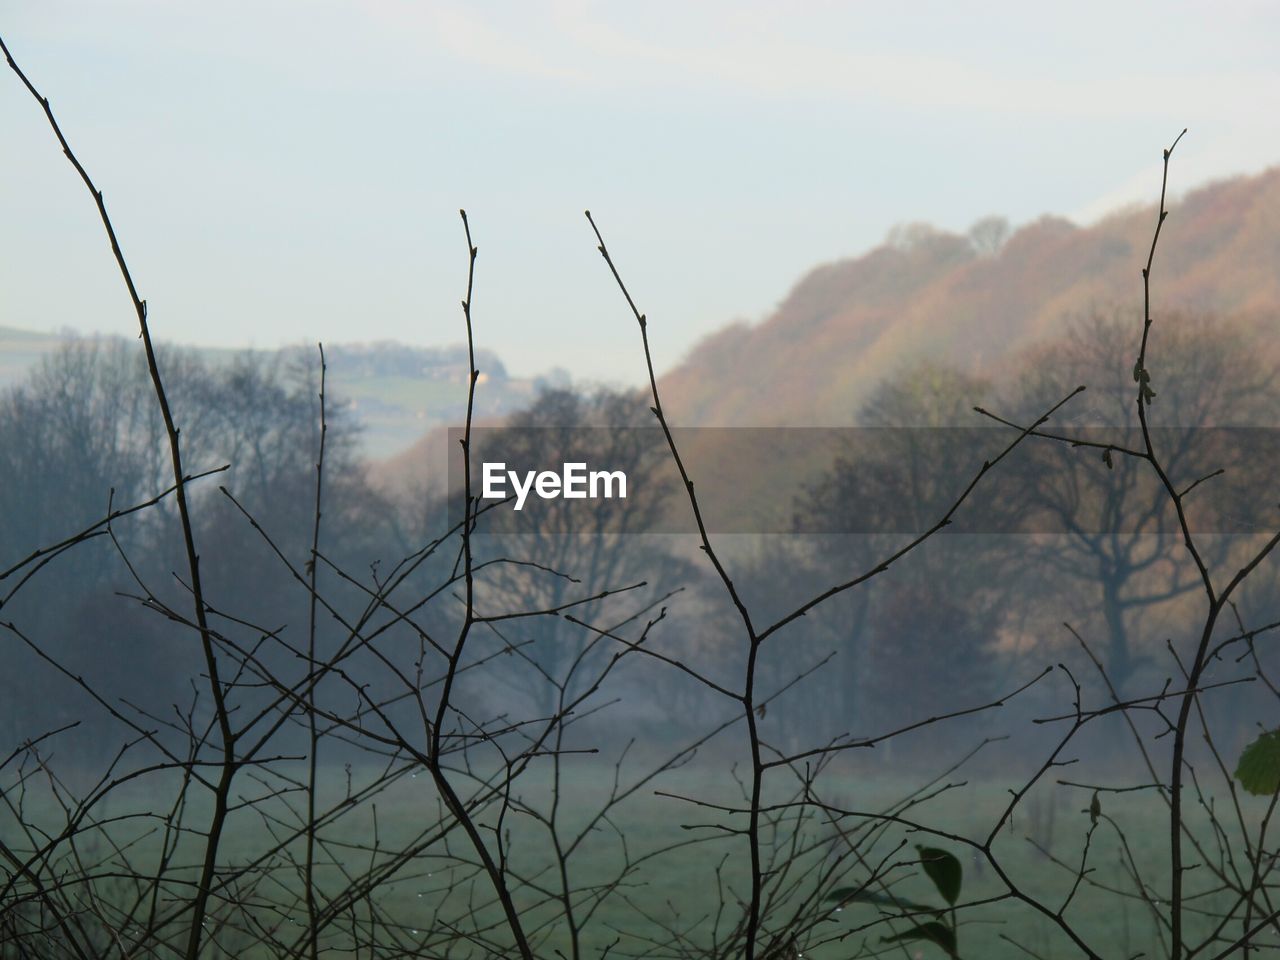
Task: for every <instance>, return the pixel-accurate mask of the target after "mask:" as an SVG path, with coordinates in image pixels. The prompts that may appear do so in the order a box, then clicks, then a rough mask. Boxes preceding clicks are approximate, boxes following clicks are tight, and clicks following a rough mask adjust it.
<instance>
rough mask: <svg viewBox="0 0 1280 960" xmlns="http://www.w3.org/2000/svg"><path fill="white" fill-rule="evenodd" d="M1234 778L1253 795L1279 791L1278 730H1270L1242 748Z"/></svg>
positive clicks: (1279, 747)
mask: <svg viewBox="0 0 1280 960" xmlns="http://www.w3.org/2000/svg"><path fill="white" fill-rule="evenodd" d="M1236 779H1237V780H1239V781H1240V786H1242V787H1244V788H1245V790H1247V791H1249V793H1252V794H1253V795H1254V796H1259V797H1269V796H1271V795H1273V794H1274V793H1276V792H1277V791H1280V730H1271V731H1270V732H1268V733H1264V734H1262V735H1261V736H1259V737H1258V739H1257V740H1255V741H1253V743H1251V744H1249V746H1247V747H1245V748H1244V752H1243V753H1241V754H1240V762H1239V763H1237V764H1236Z"/></svg>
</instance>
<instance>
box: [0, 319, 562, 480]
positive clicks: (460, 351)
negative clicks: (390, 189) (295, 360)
mask: <svg viewBox="0 0 1280 960" xmlns="http://www.w3.org/2000/svg"><path fill="white" fill-rule="evenodd" d="M74 336H76V334H75V333H74V331H63V332H61V333H38V332H34V331H29V330H16V329H13V328H11V327H0V389H3V388H5V387H10V386H14V385H16V384H18V383H21V381H22V380H23V379H24V378H25V377H26V376H27V374H28V372H29V371H30V370H31V369H32V368H33V367H35V366H36V365H37V364H38V363H39V362H40V360H41V358H43V357H44V356H45V355H47V354H49V353H51V352H52V351H54V350H56V349H57V348H58V346H59V345H60V344H61V343H63V342H64V341H65V340H67V339H68V338H71V337H74ZM191 349H194V350H195V351H196V352H197V353H199V354H200V355H201V356H202V357H204V359H206V360H207V361H209V362H210V363H214V364H217V363H220V362H227V361H230V360H231V359H232V358H233V357H235V356H237V355H238V354H240V353H242V352H243V351H238V350H229V349H221V348H208V347H197V348H191ZM260 352H261V351H260ZM267 352H272V353H285V354H289V355H297V356H298V357H299V358H300V360H301V361H302V362H311V363H314V362H316V360H317V355H316V352H315V347H314V346H307V347H302V346H296V347H284V348H282V349H281V350H279V351H267ZM325 357H326V359H327V362H328V367H329V386H330V393H331V395H332V396H333V397H334V398H335V399H339V400H342V401H345V402H347V403H348V404H349V405H350V407H349V409H350V411H351V413H352V414H353V415H354V416H355V419H356V420H357V421H358V422H359V423H360V425H361V427H362V428H363V432H362V443H363V446H364V449H365V452H366V454H367V455H368V456H370V457H372V458H375V459H380V458H384V457H391V456H394V455H396V454H397V453H399V452H400V451H402V450H404V449H405V448H407V447H409V446H411V445H412V444H413V443H414V441H416V440H418V439H419V438H420V437H421V436H422V435H423V433H424V432H427V431H429V430H430V429H431V428H432V427H434V426H436V425H438V424H450V423H455V422H457V421H459V420H460V419H461V418H462V415H463V413H464V412H465V410H466V399H467V390H466V380H467V355H466V347H465V346H463V345H453V346H447V347H414V346H408V345H406V344H403V343H395V342H379V343H348V344H342V343H340V344H326V345H325ZM476 365H477V366H478V367H479V369H480V371H481V379H482V382H483V384H484V389H483V390H481V391H479V393H478V395H477V398H476V404H477V413H478V414H479V415H481V416H485V417H493V418H500V417H502V416H505V415H506V414H508V413H510V412H512V411H514V410H517V409H519V408H521V407H523V406H526V405H527V404H528V403H529V402H530V401H531V400H532V398H533V397H534V395H535V394H536V392H537V389H538V387H539V386H540V385H542V384H543V383H544V382H545V383H548V384H550V385H554V386H564V385H566V384H567V382H568V377H567V375H566V374H564V373H563V372H557V373H553V374H551V375H549V376H548V377H545V378H542V377H539V378H534V379H522V378H513V377H509V376H508V375H507V371H506V368H505V367H504V366H503V364H502V361H501V360H499V359H498V357H497V356H496V355H495V354H493V353H492V352H490V351H487V350H479V351H477V353H476Z"/></svg>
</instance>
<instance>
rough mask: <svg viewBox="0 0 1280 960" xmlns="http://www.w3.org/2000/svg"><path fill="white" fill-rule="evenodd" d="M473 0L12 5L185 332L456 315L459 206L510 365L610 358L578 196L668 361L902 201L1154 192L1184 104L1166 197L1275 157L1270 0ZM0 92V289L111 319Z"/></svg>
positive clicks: (60, 202) (70, 191)
mask: <svg viewBox="0 0 1280 960" xmlns="http://www.w3.org/2000/svg"><path fill="white" fill-rule="evenodd" d="M303 11H305V16H304V15H303ZM490 12H492V13H494V14H496V15H494V16H483V15H481V14H479V13H476V12H474V11H471V10H469V9H468V8H466V7H463V6H460V5H454V4H446V3H440V4H432V5H429V6H427V7H417V6H412V5H406V4H402V3H395V2H390V0H385V2H384V0H379V2H376V3H365V4H355V3H340V2H331V3H325V4H320V5H308V6H307V7H305V8H304V7H302V6H301V5H298V4H296V3H285V2H276V3H271V4H267V5H262V4H254V5H248V4H243V3H241V4H236V5H231V6H226V5H223V6H220V7H219V8H217V9H216V10H205V9H186V8H184V9H172V8H169V7H167V6H166V5H164V4H159V3H156V2H154V0H122V2H120V3H117V4H113V5H112V6H111V7H110V8H109V9H104V8H103V7H101V6H99V5H86V4H83V3H74V2H52V3H47V4H41V5H39V6H29V7H27V6H24V7H20V8H17V9H16V10H14V11H13V12H12V13H11V15H10V16H9V18H8V20H7V22H6V25H5V30H6V39H7V41H8V42H9V43H10V45H11V47H12V48H13V50H14V53H15V56H17V57H19V59H20V60H21V61H22V62H23V63H24V64H25V66H26V68H27V69H28V71H29V72H30V74H31V75H32V77H33V79H34V80H35V81H36V82H37V83H39V84H40V85H41V87H42V89H44V90H45V91H46V92H47V94H48V95H49V97H50V99H51V102H52V105H53V107H54V109H55V110H56V111H58V114H59V117H60V118H61V120H62V121H63V123H64V125H65V127H66V129H67V131H68V136H69V137H70V139H71V142H72V145H73V147H74V148H75V149H76V150H77V151H78V152H79V153H80V154H81V155H82V156H83V157H84V159H85V162H86V163H88V164H89V165H90V166H91V167H92V169H93V170H94V171H95V177H96V178H97V180H98V182H99V185H100V186H101V187H102V189H103V191H104V194H105V197H106V201H107V204H108V207H109V209H110V211H111V213H112V216H113V217H114V218H115V220H116V222H117V226H118V228H119V231H120V238H121V243H122V245H123V247H124V249H125V252H126V254H127V255H128V256H129V257H130V258H131V260H132V261H134V262H135V270H136V272H137V275H138V281H139V284H140V287H141V291H142V294H143V296H146V297H147V298H148V299H149V301H150V304H151V307H152V310H153V313H152V316H153V320H154V323H155V328H156V334H157V337H158V338H159V339H163V340H167V341H170V342H175V343H189V344H192V345H197V346H202V347H219V348H228V349H244V348H255V347H256V348H263V349H274V348H277V347H278V346H281V345H286V344H293V343H306V342H314V341H316V340H323V341H325V342H334V343H337V342H353V341H350V340H349V339H348V336H347V335H346V334H345V331H347V330H349V329H351V328H352V327H353V326H355V325H358V326H359V328H360V330H361V340H360V341H358V342H369V341H378V340H394V341H399V342H405V343H411V344H414V345H423V346H436V345H443V344H448V343H455V342H457V341H458V340H459V339H460V335H461V317H460V315H459V312H458V309H457V301H458V298H459V297H460V295H461V292H462V286H463V283H464V280H465V247H464V241H463V238H462V230H461V225H460V224H459V223H458V222H457V209H458V207H459V206H463V207H465V208H466V209H467V210H468V212H469V214H470V215H471V219H472V228H473V233H474V239H475V242H476V244H477V246H478V247H479V248H480V251H481V254H480V258H479V262H478V273H477V297H476V322H477V336H478V342H479V343H480V344H481V345H483V346H485V347H488V348H490V349H492V350H494V352H495V353H497V355H498V356H499V357H501V358H502V359H503V362H504V363H505V364H506V365H507V366H508V369H509V370H510V371H511V372H512V374H513V375H514V376H521V377H528V376H534V375H537V374H540V373H544V372H546V371H548V370H550V369H552V368H553V367H556V366H562V367H564V368H566V369H568V370H569V371H570V373H571V374H572V375H573V377H574V379H575V380H579V381H598V382H607V383H619V384H625V385H635V384H637V383H639V382H640V381H641V380H642V378H643V369H642V365H641V363H640V362H639V359H638V357H637V354H636V344H635V340H634V331H633V329H632V327H631V324H630V323H628V321H627V317H626V316H625V315H624V314H622V313H621V312H620V311H619V310H618V304H617V302H616V299H615V297H614V295H613V291H611V290H610V288H609V278H608V276H607V272H606V271H604V270H603V269H602V268H601V264H600V263H599V257H598V255H597V254H596V252H595V250H594V246H595V244H594V239H593V237H592V236H591V234H590V230H589V229H588V227H587V225H586V224H585V222H583V220H582V210H583V209H584V208H590V209H591V210H592V211H593V212H594V213H595V215H596V216H597V219H598V221H599V223H600V226H601V228H602V230H603V231H604V234H605V237H606V239H607V241H608V242H609V244H610V246H611V248H612V249H613V250H614V252H615V254H616V256H617V257H618V258H619V261H620V265H622V266H623V267H624V268H625V269H626V272H627V274H628V276H630V277H631V278H632V283H633V285H634V286H635V288H636V290H637V293H638V294H639V295H641V296H642V299H643V300H644V302H645V303H646V305H647V308H648V310H649V313H650V316H651V317H652V319H653V330H654V333H655V337H654V344H653V348H654V351H655V358H654V359H655V363H656V365H657V367H658V368H659V369H660V370H664V371H665V370H670V369H672V368H673V367H674V366H675V365H676V364H677V363H678V362H679V360H680V359H681V358H683V357H684V356H686V355H687V354H688V352H689V350H690V349H691V348H692V347H693V345H694V344H695V343H697V342H698V341H699V340H701V339H702V338H703V337H705V336H707V335H709V334H711V333H714V332H716V331H718V330H720V329H722V328H724V327H725V326H727V325H729V324H731V323H734V322H738V321H744V320H745V321H747V322H749V323H757V322H759V321H760V320H761V319H763V318H764V317H766V316H768V315H769V313H770V312H771V311H772V310H773V309H774V308H775V307H776V305H777V304H779V303H780V302H781V301H782V300H783V298H784V297H785V296H786V294H787V293H788V291H789V290H790V289H792V287H793V286H794V284H795V283H796V282H797V281H798V280H800V279H801V278H802V277H803V276H804V275H805V274H806V273H807V272H808V271H809V270H810V269H812V268H814V267H815V266H818V265H820V264H824V263H830V262H833V261H839V260H844V259H848V258H850V257H855V256H858V255H861V254H863V253H865V252H866V251H868V250H870V249H873V248H874V247H875V246H876V245H878V244H879V243H880V242H881V241H882V239H883V238H884V237H885V236H886V234H887V233H888V231H889V230H890V229H892V228H893V227H894V226H895V225H898V224H906V223H912V222H918V221H924V222H929V223H932V224H935V225H936V226H937V227H938V228H939V229H942V230H944V231H948V232H957V233H962V232H963V231H964V230H965V229H966V228H967V227H968V226H969V225H970V224H972V223H974V222H976V221H977V220H979V219H982V218H983V217H986V216H989V215H999V216H1004V217H1006V218H1007V219H1008V220H1009V221H1010V223H1011V224H1013V225H1015V226H1018V225H1023V224H1026V223H1028V222H1030V221H1033V220H1035V219H1036V218H1038V217H1039V216H1042V215H1044V214H1046V213H1048V214H1050V215H1055V216H1062V217H1064V218H1066V219H1069V220H1071V221H1072V222H1074V223H1077V224H1079V225H1087V224H1089V223H1091V222H1093V221H1094V220H1096V219H1097V218H1099V217H1101V216H1104V215H1106V214H1107V213H1108V212H1111V211H1113V210H1116V209H1119V208H1123V207H1125V206H1129V205H1132V204H1137V203H1142V204H1149V203H1151V202H1152V201H1153V200H1154V197H1153V196H1152V185H1153V184H1154V183H1157V182H1158V167H1159V160H1160V150H1161V148H1162V147H1163V146H1164V145H1165V144H1167V143H1168V142H1169V140H1170V139H1171V138H1172V136H1173V134H1175V133H1176V132H1177V131H1178V130H1180V129H1182V128H1183V127H1189V128H1190V130H1191V133H1190V134H1189V135H1188V137H1187V138H1186V139H1185V140H1184V143H1183V145H1182V147H1181V148H1180V160H1179V171H1178V174H1177V177H1176V178H1175V181H1174V183H1173V184H1171V190H1172V192H1173V194H1174V195H1175V196H1178V195H1182V194H1184V193H1185V192H1187V191H1188V190H1190V189H1194V188H1196V187H1199V186H1202V185H1204V184H1206V183H1208V182H1214V181H1218V180H1222V179H1226V178H1229V177H1232V176H1238V175H1242V174H1244V175H1249V174H1256V173H1258V172H1260V171H1262V170H1264V169H1267V168H1270V167H1271V166H1274V165H1275V163H1276V162H1277V161H1280V131H1278V130H1275V129H1272V128H1271V127H1270V126H1268V125H1259V124H1257V123H1256V120H1255V118H1256V117H1257V116H1259V115H1261V114H1262V111H1264V110H1265V109H1266V107H1267V105H1269V104H1270V103H1273V102H1274V101H1275V98H1276V96H1277V94H1280V69H1277V68H1276V66H1275V65H1274V63H1273V58H1272V56H1271V53H1272V51H1270V49H1269V45H1268V43H1267V41H1266V38H1268V37H1270V36H1274V35H1275V33H1276V29H1277V27H1280V13H1278V12H1277V11H1276V10H1275V9H1272V8H1268V7H1265V6H1263V5H1259V4H1255V3H1249V2H1243V0H1242V2H1237V3H1232V4H1224V5H1220V6H1218V7H1217V8H1215V12H1214V16H1213V20H1212V25H1213V28H1214V29H1213V30H1212V31H1206V30H1205V29H1204V26H1205V23H1206V18H1205V16H1204V14H1203V13H1202V12H1201V11H1200V10H1199V9H1198V8H1195V7H1194V6H1191V5H1183V6H1176V7H1171V8H1162V10H1161V12H1160V14H1159V17H1158V18H1156V17H1155V16H1154V15H1152V14H1150V13H1148V12H1147V11H1145V10H1143V9H1141V8H1139V7H1136V6H1127V5H1126V6H1117V5H1114V4H1110V5H1105V6H1104V5H1102V4H1096V5H1095V6H1094V7H1093V8H1091V10H1085V11H1084V13H1083V14H1077V15H1073V16H1072V17H1071V18H1063V19H1060V20H1054V21H1052V22H1050V21H1046V20H1045V19H1044V18H1043V16H1037V14H1036V13H1035V12H1028V11H1026V10H1023V9H1021V8H1020V7H1018V6H1017V5H1014V4H992V5H987V6H986V7H984V8H983V10H982V11H981V12H980V13H977V14H975V13H973V12H972V11H963V12H959V11H955V10H952V9H949V8H948V7H946V5H942V4H925V5H923V6H921V7H917V8H914V9H913V10H912V11H908V12H904V11H895V12H885V11H878V10H869V9H867V8H865V7H859V8H846V7H843V6H840V5H834V4H829V3H818V2H815V3H812V4H810V5H808V6H806V7H804V8H802V9H801V11H800V12H799V13H800V15H796V11H794V10H793V11H787V12H780V11H777V10H776V9H774V8H772V7H770V6H768V5H765V4H752V5H747V6H743V5H738V4H727V3H726V4H720V3H718V4H709V5H706V6H700V7H698V8H696V9H694V10H689V9H686V8H679V7H676V6H674V5H659V6H656V7H653V8H647V9H645V10H634V9H630V8H626V7H621V6H617V5H609V4H590V3H570V2H564V3H556V4H551V5H549V6H546V7H541V6H540V7H525V6H523V5H518V4H498V5H497V6H496V7H495V8H493V9H492V10H491V11H490ZM73 14H74V16H72V15H73ZM1100 25H1103V26H1104V27H1105V29H1100V28H1099V27H1100ZM1138 35H1141V36H1142V37H1143V38H1144V44H1143V46H1142V48H1141V49H1140V51H1139V52H1138V53H1137V54H1135V48H1134V46H1133V44H1132V42H1131V40H1130V38H1131V37H1133V36H1138ZM1011 37H1013V38H1025V40H1026V42H1025V43H1023V42H1018V43H1011V42H1010V38H1011ZM0 112H2V113H3V115H4V116H5V117H6V120H7V121H8V123H9V128H10V131H11V137H10V138H9V139H10V142H11V143H12V144H15V145H16V148H11V149H10V150H7V151H5V154H4V157H3V160H2V161H0V162H3V163H4V165H5V167H6V173H8V174H9V175H8V176H6V177H4V178H0V182H3V184H4V186H3V187H0V217H3V218H4V219H5V220H6V222H7V223H9V224H11V225H13V228H12V229H10V230H8V231H5V234H4V241H3V244H4V245H3V246H0V291H3V292H0V323H2V324H4V325H6V326H12V327H17V328H22V329H36V330H40V329H51V328H52V329H56V328H59V327H62V326H68V327H72V328H75V329H79V330H84V331H86V332H92V331H97V332H103V333H120V334H123V335H131V334H132V333H133V332H135V331H134V330H133V329H132V323H133V319H132V315H131V313H130V312H129V310H128V309H127V308H128V304H127V300H126V299H125V298H124V297H123V296H122V294H121V291H120V290H119V289H118V280H117V279H116V278H115V277H113V276H112V274H111V264H110V258H109V256H104V251H103V238H102V236H101V229H100V227H98V226H97V225H96V224H95V223H93V221H92V219H91V214H92V211H91V210H86V209H84V204H83V199H82V197H81V196H80V193H79V191H80V189H81V188H80V187H79V185H78V184H76V183H75V182H74V174H73V173H72V172H71V171H70V170H69V169H68V168H67V166H66V164H65V162H63V161H61V158H60V156H59V155H58V150H57V145H56V143H55V142H54V141H53V140H52V138H51V137H50V136H49V134H48V131H47V130H46V129H44V127H43V118H42V117H41V116H40V114H39V111H38V109H36V108H35V107H34V105H33V104H32V103H30V102H29V98H27V97H26V96H25V91H22V90H21V89H20V88H19V85H15V84H6V85H4V86H2V87H0ZM65 276H72V277H75V278H76V282H75V283H74V284H69V283H66V282H64V281H63V280H62V278H63V277H65ZM86 318H91V319H86ZM215 331H216V333H215Z"/></svg>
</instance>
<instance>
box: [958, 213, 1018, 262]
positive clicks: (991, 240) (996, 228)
mask: <svg viewBox="0 0 1280 960" xmlns="http://www.w3.org/2000/svg"><path fill="white" fill-rule="evenodd" d="M968 237H969V243H970V244H971V245H972V246H973V249H974V250H975V251H976V252H977V253H978V254H979V255H980V256H983V257H993V256H995V255H996V254H997V253H999V252H1000V248H1001V247H1003V246H1004V242H1005V241H1006V240H1008V239H1009V221H1008V220H1006V219H1005V218H1004V217H983V218H982V219H981V220H979V221H978V222H977V223H975V224H974V225H973V226H971V227H970V228H969V233H968Z"/></svg>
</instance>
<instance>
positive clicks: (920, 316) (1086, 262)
mask: <svg viewBox="0 0 1280 960" xmlns="http://www.w3.org/2000/svg"><path fill="white" fill-rule="evenodd" d="M1153 216H1154V210H1153V209H1149V208H1139V207H1135V208H1132V209H1129V210H1125V211H1122V212H1119V213H1116V214H1113V215H1112V216H1110V217H1107V218H1106V219H1104V220H1102V221H1101V222H1099V223H1096V224H1094V225H1092V226H1088V227H1077V226H1075V225H1073V224H1071V223H1070V222H1068V221H1066V220H1063V219H1061V218H1055V217H1045V218H1042V219H1040V220H1037V221H1035V222H1033V223H1030V224H1027V225H1026V226H1023V227H1022V228H1020V229H1018V230H1017V231H1015V232H1013V233H1012V235H1010V236H1009V237H1008V238H1007V239H1005V240H1003V242H1002V243H1001V242H999V240H1000V239H1001V238H999V237H998V236H997V237H996V238H995V240H996V242H992V241H993V238H992V236H991V235H990V233H991V232H990V230H989V229H986V230H983V229H980V228H975V230H974V231H971V232H970V234H969V235H968V236H961V235H957V234H948V233H943V232H940V231H936V230H932V229H930V228H928V227H925V226H923V225H916V226H913V227H907V228H899V229H897V230H895V231H894V232H893V233H892V234H891V235H890V237H889V238H888V240H887V241H886V243H885V244H884V245H883V246H881V247H878V248H877V249H875V250H872V251H871V252H870V253H867V254H866V255H864V256H862V257H858V258H857V259H853V260H844V261H839V262H836V263H831V264H827V265H825V266H821V267H818V268H817V269H815V270H813V271H812V272H811V273H810V274H809V275H808V276H806V277H805V278H804V279H802V280H801V281H800V282H799V283H798V284H797V285H796V287H795V288H794V289H793V290H792V292H791V293H790V295H788V296H787V298H786V299H785V300H784V301H783V303H782V304H781V305H780V306H779V307H778V308H777V309H776V310H775V311H774V312H773V313H772V314H771V315H770V316H769V317H767V318H766V319H765V320H764V321H763V322H761V323H759V324H758V325H753V326H749V325H746V324H735V325H733V326H731V327H728V328H726V329H725V330H723V331H721V332H720V333H717V334H715V335H713V336H711V337H709V338H707V339H706V340H704V341H703V342H702V343H701V344H700V345H699V346H697V347H696V348H695V349H694V350H693V351H692V352H691V353H690V354H689V356H688V357H687V358H686V359H685V361H684V362H683V363H682V364H681V365H680V366H679V367H677V368H676V369H675V370H673V371H670V372H669V373H668V374H667V375H666V376H665V377H664V378H663V380H662V386H663V389H664V392H665V395H666V396H667V397H669V398H670V403H671V407H672V409H673V410H678V411H679V418H680V422H681V423H683V424H688V425H694V424H696V425H702V426H709V425H715V426H743V425H753V426H765V425H768V426H794V425H843V424H849V423H852V422H853V420H854V417H855V414H856V411H857V410H858V408H859V407H860V406H861V405H862V403H863V402H864V401H865V400H866V398H867V392H868V391H869V390H870V389H871V388H872V387H873V386H874V385H875V384H877V383H879V382H881V381H882V380H884V379H885V378H886V377H887V376H892V375H894V374H895V373H897V372H898V371H899V370H901V369H902V368H903V367H904V366H907V365H910V364H913V363H917V362H919V361H922V360H932V361H941V362H945V363H946V364H948V365H953V366H956V367H959V368H961V369H963V370H965V371H967V372H970V373H976V374H990V373H991V372H993V370H995V369H996V368H997V367H998V365H999V363H1000V361H1001V360H1002V359H1003V358H1007V357H1009V356H1010V355H1011V354H1013V353H1015V352H1018V351H1020V350H1021V349H1022V348H1024V347H1026V346H1029V345H1030V344H1033V343H1042V342H1044V341H1046V340H1049V339H1053V338H1056V336H1058V335H1059V334H1061V333H1063V332H1064V331H1065V330H1067V329H1068V328H1069V327H1070V325H1071V323H1072V322H1073V321H1078V320H1080V319H1083V318H1086V317H1088V316H1089V315H1091V314H1095V313H1102V314H1114V313H1117V312H1122V311H1132V312H1134V314H1135V316H1136V315H1137V311H1138V310H1139V309H1140V308H1141V303H1140V302H1138V301H1137V300H1135V291H1136V290H1138V289H1139V285H1138V284H1139V278H1138V276H1137V267H1136V266H1135V264H1136V263H1137V262H1138V260H1139V259H1140V256H1139V254H1140V252H1141V250H1142V249H1143V246H1144V244H1147V243H1149V242H1150V224H1151V220H1152V217H1153ZM1174 216H1175V217H1176V218H1177V227H1178V229H1177V230H1176V231H1171V234H1170V237H1169V239H1168V245H1167V247H1164V248H1163V249H1162V251H1161V253H1162V256H1163V257H1164V258H1166V259H1165V260H1164V266H1163V271H1162V282H1161V285H1160V289H1159V290H1158V291H1157V296H1156V299H1155V301H1154V302H1153V304H1152V309H1153V311H1154V312H1155V313H1156V314H1162V313H1163V314H1168V313H1170V312H1177V313H1181V314H1197V315H1207V316H1216V317H1232V318H1235V319H1237V320H1240V321H1242V322H1243V323H1245V324H1246V325H1253V324H1256V325H1258V326H1259V327H1262V328H1267V329H1275V327H1276V323H1277V318H1278V317H1280V273H1278V272H1277V271H1276V269H1275V265H1276V263H1280V229H1277V226H1278V225H1280V168H1273V169H1271V170H1268V171H1267V172H1265V173H1262V174H1260V175H1258V176H1254V177H1242V178H1238V179H1234V180H1229V181H1225V182H1222V183H1217V184H1213V185H1210V186H1207V187H1204V188H1202V189H1199V190H1196V191H1194V192H1192V193H1190V194H1188V195H1187V196H1185V197H1183V198H1181V199H1180V200H1179V201H1178V204H1177V209H1176V213H1175V214H1174ZM981 226H982V225H979V227H981ZM985 226H986V227H987V228H989V227H990V226H991V223H990V222H987V223H986V224H985ZM1263 339H1264V340H1265V339H1266V338H1263Z"/></svg>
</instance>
